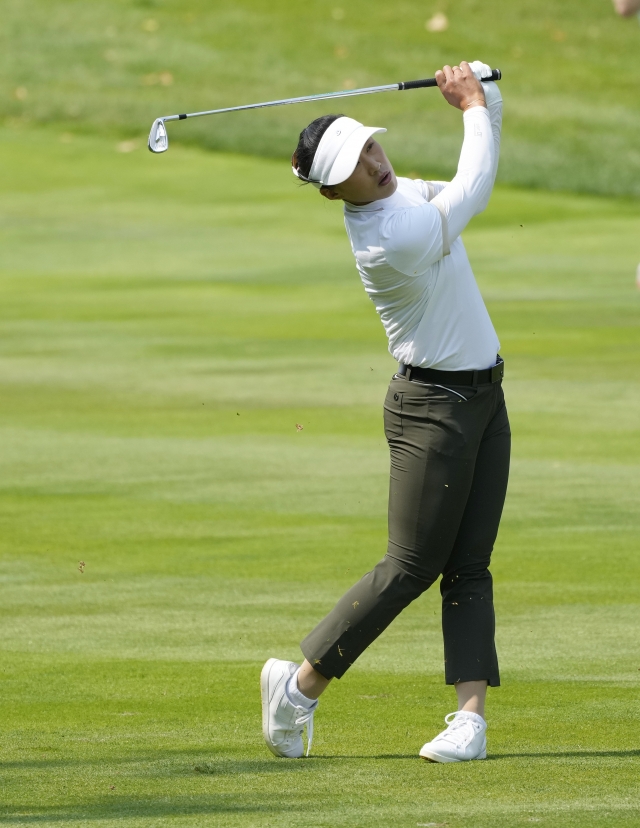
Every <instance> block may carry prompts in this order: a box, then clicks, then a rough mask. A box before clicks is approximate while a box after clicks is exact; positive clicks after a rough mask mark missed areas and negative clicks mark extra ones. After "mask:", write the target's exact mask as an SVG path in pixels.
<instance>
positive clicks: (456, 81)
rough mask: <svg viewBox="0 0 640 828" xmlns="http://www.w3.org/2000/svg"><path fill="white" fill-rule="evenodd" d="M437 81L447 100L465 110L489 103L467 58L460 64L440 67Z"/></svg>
mask: <svg viewBox="0 0 640 828" xmlns="http://www.w3.org/2000/svg"><path fill="white" fill-rule="evenodd" d="M436 81H437V82H438V87H439V89H440V91H441V92H442V94H443V96H444V97H445V99H446V101H447V102H448V103H450V104H451V106H455V107H456V108H457V109H461V110H462V111H463V112H464V111H465V110H466V109H471V107H472V106H486V105H487V104H486V101H485V97H484V90H483V88H482V86H481V84H480V81H479V80H478V79H477V78H476V76H475V75H474V74H473V70H472V69H471V67H470V66H469V64H468V63H467V61H466V60H462V61H460V66H454V67H453V68H452V67H451V66H445V67H444V68H443V69H439V70H438V71H437V72H436Z"/></svg>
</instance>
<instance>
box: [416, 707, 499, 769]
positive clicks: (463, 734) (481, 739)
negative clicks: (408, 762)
mask: <svg viewBox="0 0 640 828" xmlns="http://www.w3.org/2000/svg"><path fill="white" fill-rule="evenodd" d="M444 720H445V722H446V723H447V724H448V725H449V727H447V729H446V730H443V731H442V733H439V734H438V735H437V736H436V738H435V739H432V740H431V741H430V742H427V744H426V745H423V746H422V749H421V750H420V756H422V758H423V759H428V760H429V761H431V762H466V761H468V760H469V759H486V758H487V723H486V722H485V720H484V719H483V718H482V716H479V715H478V714H477V713H468V712H467V711H466V710H458V711H457V712H456V713H449V715H448V716H445V718H444Z"/></svg>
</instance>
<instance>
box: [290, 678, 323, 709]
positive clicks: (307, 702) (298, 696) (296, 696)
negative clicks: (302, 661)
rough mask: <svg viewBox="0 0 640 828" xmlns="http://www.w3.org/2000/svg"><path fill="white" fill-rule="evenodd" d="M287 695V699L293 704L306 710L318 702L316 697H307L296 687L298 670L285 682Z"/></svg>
mask: <svg viewBox="0 0 640 828" xmlns="http://www.w3.org/2000/svg"><path fill="white" fill-rule="evenodd" d="M287 696H289V701H291V702H293V704H295V705H297V706H298V707H304V708H305V709H306V710H311V708H312V707H314V706H315V705H316V704H317V703H318V700H317V699H308V698H307V697H306V696H305V695H303V694H302V693H301V692H300V690H299V689H298V670H296V672H295V673H294V674H293V675H292V676H291V678H290V679H289V681H288V682H287Z"/></svg>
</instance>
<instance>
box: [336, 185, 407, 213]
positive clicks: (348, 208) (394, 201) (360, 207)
mask: <svg viewBox="0 0 640 828" xmlns="http://www.w3.org/2000/svg"><path fill="white" fill-rule="evenodd" d="M398 189H399V188H397V189H396V191H395V193H394V194H393V195H390V196H389V197H388V198H379V199H378V200H377V201H371V202H369V204H351V203H350V202H348V201H345V203H344V211H345V213H376V212H379V211H380V210H387V209H388V208H389V207H396V206H398V195H399V192H398Z"/></svg>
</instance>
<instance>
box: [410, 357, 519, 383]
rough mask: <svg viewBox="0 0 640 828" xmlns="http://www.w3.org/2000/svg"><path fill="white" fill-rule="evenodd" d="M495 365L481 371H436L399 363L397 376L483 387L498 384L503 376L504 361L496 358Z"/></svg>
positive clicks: (420, 380) (421, 380)
mask: <svg viewBox="0 0 640 828" xmlns="http://www.w3.org/2000/svg"><path fill="white" fill-rule="evenodd" d="M497 360H498V361H497V364H496V365H494V366H493V367H492V368H485V369H484V370H482V371H436V369H435V368H419V367H414V366H413V365H404V364H403V363H400V365H399V367H398V374H399V375H400V376H401V377H406V378H407V379H408V380H417V381H418V382H432V383H440V384H442V383H449V384H450V385H473V386H476V385H485V384H486V383H490V382H500V381H501V380H502V377H503V376H504V360H503V359H502V357H500V356H499V357H498V358H497Z"/></svg>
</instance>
